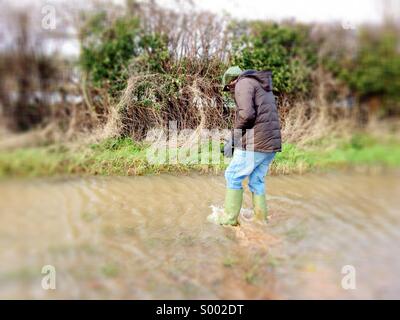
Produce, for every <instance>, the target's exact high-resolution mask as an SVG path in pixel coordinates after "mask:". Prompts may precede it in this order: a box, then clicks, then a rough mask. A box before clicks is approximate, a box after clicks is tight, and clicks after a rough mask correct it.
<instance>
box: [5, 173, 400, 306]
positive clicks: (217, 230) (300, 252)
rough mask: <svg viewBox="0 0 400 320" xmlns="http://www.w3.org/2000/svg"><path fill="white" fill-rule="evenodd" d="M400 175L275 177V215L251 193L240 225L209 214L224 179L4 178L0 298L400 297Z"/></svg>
mask: <svg viewBox="0 0 400 320" xmlns="http://www.w3.org/2000/svg"><path fill="white" fill-rule="evenodd" d="M399 178H400V175H399V174H398V173H391V174H381V175H361V174H344V173H342V174H323V175H305V176H283V177H282V176H279V177H268V180H267V191H268V196H267V199H268V205H269V210H270V213H271V215H272V217H271V221H270V223H269V224H267V225H257V224H255V223H254V222H252V221H251V217H250V216H249V214H250V213H251V210H250V208H251V205H250V203H251V201H250V194H249V191H248V190H246V194H245V201H244V208H245V209H244V210H243V214H242V217H241V221H242V225H241V226H240V227H220V226H216V225H213V224H210V223H208V222H207V221H206V217H207V215H209V214H210V213H211V212H212V211H213V210H218V209H216V208H218V207H220V206H221V205H222V203H223V197H224V179H223V177H222V176H200V175H190V176H171V175H161V176H154V177H148V176H147V177H92V178H74V179H61V178H57V179H54V178H53V179H35V180H12V181H2V182H0V217H1V221H0V222H1V223H0V261H1V263H0V298H44V299H52V298H73V299H78V298H88V299H92V298H100V299H102V298H107V299H108V298H113V299H114V298H115V299H118V298H121V299H181V298H188V299H198V298H199V299H200V298H207V299H219V298H223V299H269V298H273V299H286V298H290V299H298V298H311V299H324V298H327V299H338V298H345V299H347V298H362V299H364V298H365V299H370V298H374V299H381V298H400V275H399V270H400V249H399V248H400V245H399V244H400V210H399V209H400V183H399ZM45 265H51V266H54V268H55V270H56V276H55V280H56V282H55V283H56V289H55V290H44V289H43V288H42V279H43V277H44V276H46V275H44V274H42V273H41V271H42V267H43V266H45ZM346 265H350V266H352V267H351V268H353V269H352V270H353V271H354V272H355V273H353V271H352V273H351V274H350V276H352V278H351V279H352V280H351V281H350V282H351V288H353V287H354V286H355V288H354V289H351V288H350V289H347V290H346V288H348V287H346V286H345V288H344V287H343V286H342V280H343V277H346V276H349V274H343V273H342V268H343V267H344V266H346ZM353 275H354V277H353ZM353 280H354V281H353ZM346 283H348V282H346Z"/></svg>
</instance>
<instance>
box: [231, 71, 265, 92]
mask: <svg viewBox="0 0 400 320" xmlns="http://www.w3.org/2000/svg"><path fill="white" fill-rule="evenodd" d="M243 78H253V79H255V80H257V81H258V82H259V83H260V84H261V86H262V87H263V88H264V90H265V91H272V72H271V71H267V70H266V71H256V70H245V71H243V72H242V73H241V74H240V76H239V80H240V79H243Z"/></svg>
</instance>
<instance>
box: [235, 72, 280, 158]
mask: <svg viewBox="0 0 400 320" xmlns="http://www.w3.org/2000/svg"><path fill="white" fill-rule="evenodd" d="M234 91H235V102H236V106H237V109H236V119H235V129H242V131H243V134H244V135H243V136H242V137H241V146H238V145H237V143H236V142H237V139H235V141H236V142H235V146H236V147H238V148H240V149H246V150H252V151H258V152H279V151H281V148H282V146H281V127H280V123H279V115H278V111H277V108H276V104H275V96H274V94H273V93H272V76H271V72H270V71H255V70H246V71H244V72H243V73H242V74H241V75H240V76H239V78H238V81H237V83H236V85H235V89H234ZM244 129H253V130H247V131H246V133H245V131H244ZM235 131H236V132H237V130H235ZM236 136H237V135H236Z"/></svg>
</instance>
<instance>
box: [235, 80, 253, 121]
mask: <svg viewBox="0 0 400 320" xmlns="http://www.w3.org/2000/svg"><path fill="white" fill-rule="evenodd" d="M254 90H255V88H254V86H253V84H252V83H251V81H250V80H248V79H242V80H241V81H239V82H238V83H237V84H236V86H235V101H236V105H237V112H236V120H235V129H251V128H253V125H254V120H255V118H256V110H255V108H254Z"/></svg>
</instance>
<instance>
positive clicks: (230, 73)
mask: <svg viewBox="0 0 400 320" xmlns="http://www.w3.org/2000/svg"><path fill="white" fill-rule="evenodd" d="M241 73H242V69H240V68H239V67H238V66H233V67H230V68H229V69H228V70H226V71H225V73H224V76H223V77H222V87H223V89H222V90H223V91H229V88H228V84H229V83H230V82H231V81H232V80H234V79H236V78H237V77H239V75H240V74H241Z"/></svg>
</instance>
